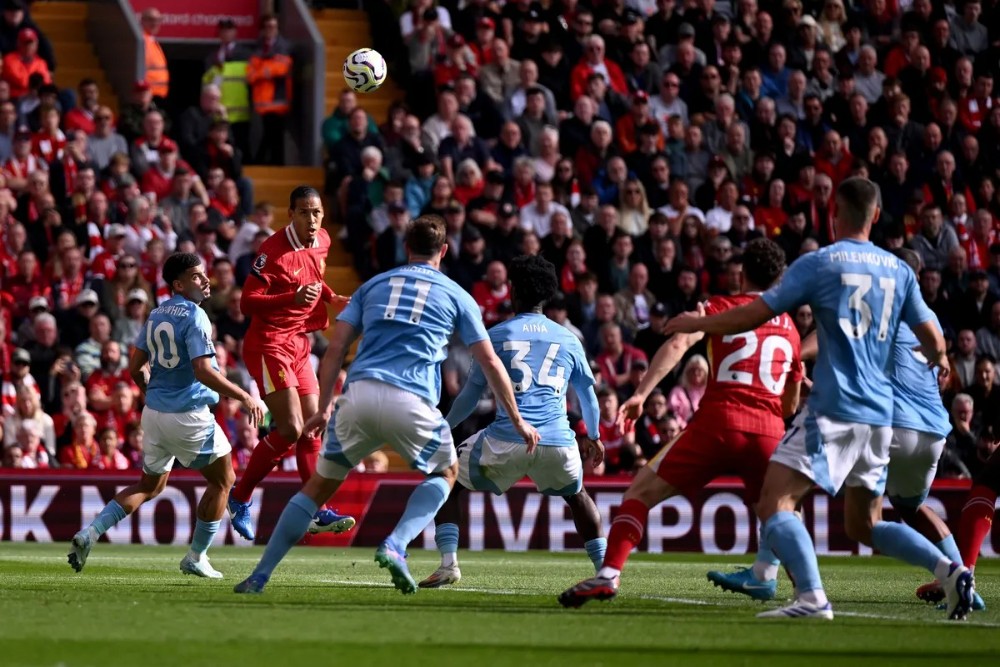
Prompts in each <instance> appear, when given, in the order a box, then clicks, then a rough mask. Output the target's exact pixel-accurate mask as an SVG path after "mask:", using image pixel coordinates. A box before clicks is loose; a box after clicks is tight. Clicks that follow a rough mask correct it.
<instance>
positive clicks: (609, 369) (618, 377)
mask: <svg viewBox="0 0 1000 667" xmlns="http://www.w3.org/2000/svg"><path fill="white" fill-rule="evenodd" d="M600 336H601V350H602V351H601V353H600V354H599V355H597V366H598V368H600V371H601V376H602V377H603V378H604V381H605V382H606V383H607V385H608V386H609V387H612V388H617V387H619V386H622V385H625V384H627V383H628V381H629V373H630V372H631V370H632V362H634V361H638V360H642V361H645V362H647V363H649V359H647V358H646V353H645V352H643V351H642V350H640V349H639V348H637V347H632V346H631V345H629V344H628V343H626V342H625V341H624V340H623V339H622V329H621V327H620V326H619V325H618V324H616V323H615V322H608V323H606V324H604V325H603V326H601V329H600Z"/></svg>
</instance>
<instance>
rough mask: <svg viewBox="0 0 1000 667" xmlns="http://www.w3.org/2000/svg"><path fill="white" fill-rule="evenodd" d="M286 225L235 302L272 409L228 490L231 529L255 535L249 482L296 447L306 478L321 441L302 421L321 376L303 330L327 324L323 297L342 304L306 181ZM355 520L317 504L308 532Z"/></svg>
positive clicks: (247, 357) (313, 404)
mask: <svg viewBox="0 0 1000 667" xmlns="http://www.w3.org/2000/svg"><path fill="white" fill-rule="evenodd" d="M288 218H289V224H288V225H287V226H286V227H285V228H284V229H281V230H278V232H277V233H275V234H274V235H272V236H271V237H269V238H268V239H267V240H266V241H264V243H262V244H261V246H260V252H259V254H258V255H257V257H256V259H255V260H254V262H253V266H252V267H251V270H250V276H249V277H248V278H247V280H246V283H245V284H244V286H243V297H242V299H241V301H240V309H241V310H242V311H243V313H244V314H245V315H247V316H249V317H250V328H249V329H248V330H247V334H246V337H245V338H244V340H243V361H244V363H245V364H246V367H247V370H248V371H249V373H250V375H251V377H253V379H254V381H255V382H256V383H257V388H258V389H259V390H260V395H261V397H262V398H263V399H264V403H265V404H266V405H267V408H268V410H270V412H271V415H272V418H273V421H274V428H273V429H272V430H271V432H270V433H268V434H267V435H266V436H265V437H264V438H263V439H262V440H261V441H260V443H259V444H258V445H257V447H255V448H254V451H253V455H252V456H251V457H250V462H249V463H248V464H247V468H246V470H245V471H244V472H243V477H242V478H241V479H240V481H239V483H238V484H237V485H236V486H234V487H233V490H232V492H231V493H230V496H229V514H230V518H231V521H232V524H233V529H234V530H235V531H236V532H237V533H239V534H240V535H242V536H243V537H244V538H246V539H248V540H253V539H254V532H253V522H252V520H251V518H250V511H249V507H250V497H251V495H252V494H253V490H254V488H255V487H256V486H257V484H259V483H260V481H261V480H262V479H264V478H265V477H266V476H267V475H268V474H269V473H270V472H271V470H273V469H274V467H275V466H276V465H278V463H279V462H280V461H281V459H282V458H284V457H285V455H286V454H287V453H288V452H289V451H290V450H291V448H292V447H293V446H294V447H295V448H296V449H295V457H296V462H297V464H298V470H299V475H300V476H301V477H302V480H303V481H304V482H305V481H309V478H310V477H311V476H312V473H313V470H315V468H316V459H317V458H318V456H319V450H320V447H321V445H322V440H321V439H320V438H319V437H313V436H309V435H306V434H304V433H303V432H302V427H303V425H304V424H305V422H306V420H307V419H309V418H310V417H312V416H313V415H314V414H315V413H316V411H317V410H318V401H319V382H318V380H317V379H316V372H315V371H314V370H313V368H312V364H311V363H310V360H309V355H310V352H311V350H312V345H311V343H310V340H309V334H310V333H311V332H313V331H320V330H323V329H326V328H327V327H328V326H330V319H329V316H328V314H327V310H326V304H327V303H332V304H334V305H341V306H342V305H344V304H345V303H347V302H348V301H349V299H348V297H342V296H337V295H336V294H335V293H334V291H333V290H332V289H331V288H330V287H329V286H328V285H327V284H326V283H325V282H324V273H325V271H326V256H327V253H328V252H329V250H330V235H329V234H327V232H326V230H324V229H323V200H322V198H321V197H320V194H319V192H317V191H316V190H315V189H314V188H311V187H308V186H304V185H302V186H299V187H297V188H295V190H293V191H292V194H291V196H290V197H289V202H288ZM353 527H354V519H352V518H351V517H343V516H340V515H338V514H336V513H335V512H334V511H333V510H330V509H325V508H321V509H320V510H319V512H317V513H316V516H315V517H314V518H313V523H312V525H311V526H310V527H309V531H310V532H312V533H317V532H338V533H340V532H344V531H346V530H350V529H351V528H353Z"/></svg>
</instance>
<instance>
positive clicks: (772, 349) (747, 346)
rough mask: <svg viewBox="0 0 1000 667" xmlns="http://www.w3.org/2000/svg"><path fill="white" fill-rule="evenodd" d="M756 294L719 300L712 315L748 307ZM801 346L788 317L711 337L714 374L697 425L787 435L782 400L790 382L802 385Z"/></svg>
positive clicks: (708, 310)
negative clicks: (738, 307)
mask: <svg viewBox="0 0 1000 667" xmlns="http://www.w3.org/2000/svg"><path fill="white" fill-rule="evenodd" d="M756 298H757V297H756V295H752V294H739V295H737V296H717V297H713V298H711V299H709V301H708V303H707V304H706V307H705V312H706V313H707V314H708V315H713V314H715V313H720V312H723V311H726V310H729V309H730V308H735V307H737V306H742V305H743V304H746V303H749V302H751V301H753V300H754V299H756ZM800 353H801V341H800V340H799V333H798V330H797V329H796V328H795V323H794V322H792V318H790V317H789V316H788V315H787V314H784V313H783V314H781V315H778V316H777V317H775V318H774V319H772V320H771V321H769V322H767V323H766V324H764V325H763V326H761V327H758V328H757V329H755V330H753V331H747V332H746V333H741V334H736V335H733V336H709V339H708V359H709V365H710V367H711V375H710V377H709V380H708V387H707V388H706V390H705V396H704V397H703V398H702V399H701V405H700V406H699V408H698V412H697V413H695V416H694V418H693V419H692V420H691V424H692V425H694V426H703V427H708V428H712V429H730V430H734V431H742V432H745V433H757V434H760V435H769V436H774V437H776V438H780V437H781V436H782V434H783V433H784V432H785V423H784V418H783V414H782V408H781V395H782V392H783V391H784V389H785V382H786V380H791V381H792V382H798V381H800V380H802V364H801V354H800Z"/></svg>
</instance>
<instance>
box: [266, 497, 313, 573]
mask: <svg viewBox="0 0 1000 667" xmlns="http://www.w3.org/2000/svg"><path fill="white" fill-rule="evenodd" d="M315 513H316V503H314V502H313V501H312V499H311V498H309V496H307V495H305V494H304V493H302V492H299V493H296V494H295V495H294V496H292V499H291V500H289V501H288V505H286V506H285V509H284V511H282V513H281V517H280V518H279V519H278V523H277V525H275V526H274V532H273V533H271V539H270V540H268V541H267V547H266V548H265V549H264V555H263V556H261V557H260V562H259V563H257V567H256V568H254V571H253V573H254V576H258V577H264V578H265V579H269V578H270V577H271V573H272V572H274V568H276V567H278V563H280V562H281V560H282V559H283V558H284V557H285V556H286V555H287V554H288V552H289V551H290V550H291V548H292V547H293V546H295V545H296V544H298V541H299V540H301V539H302V536H303V535H305V534H306V529H307V528H309V522H310V521H312V518H313V515H314V514H315Z"/></svg>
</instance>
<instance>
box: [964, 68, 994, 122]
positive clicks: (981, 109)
mask: <svg viewBox="0 0 1000 667" xmlns="http://www.w3.org/2000/svg"><path fill="white" fill-rule="evenodd" d="M992 108H993V72H991V71H989V70H988V69H985V68H983V69H980V71H979V73H978V74H976V82H975V85H974V86H973V89H972V94H971V95H966V96H965V97H963V98H961V99H960V100H959V101H958V120H959V122H961V123H962V127H964V128H965V129H966V130H968V131H969V132H973V133H975V132H978V131H979V128H981V127H982V126H983V120H984V119H985V118H986V117H987V116H989V114H990V109H992Z"/></svg>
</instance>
